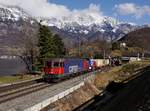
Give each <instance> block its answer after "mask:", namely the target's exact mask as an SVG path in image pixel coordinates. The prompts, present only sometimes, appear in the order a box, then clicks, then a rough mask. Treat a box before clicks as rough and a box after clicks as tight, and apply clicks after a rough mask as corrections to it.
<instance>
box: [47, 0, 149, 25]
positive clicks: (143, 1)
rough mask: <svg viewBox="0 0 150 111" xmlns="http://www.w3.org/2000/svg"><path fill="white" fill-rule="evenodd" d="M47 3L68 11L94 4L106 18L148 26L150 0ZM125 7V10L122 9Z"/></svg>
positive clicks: (78, 0)
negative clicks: (64, 7) (60, 6)
mask: <svg viewBox="0 0 150 111" xmlns="http://www.w3.org/2000/svg"><path fill="white" fill-rule="evenodd" d="M49 2H50V3H55V4H58V5H64V6H66V7H67V8H69V9H70V10H73V9H85V8H88V7H89V5H90V4H96V5H100V10H101V11H102V13H103V14H104V15H106V16H111V17H115V18H117V19H118V20H120V21H127V22H134V23H136V24H150V21H149V20H150V0H132V1H131V0H49ZM121 4H122V5H121ZM124 4H130V5H124ZM131 4H132V5H131ZM120 5H121V6H120ZM125 6H126V7H127V10H126V8H124V7H125ZM128 6H129V7H128ZM132 6H133V7H134V8H135V10H136V9H137V10H136V12H135V10H134V11H133V9H132ZM115 7H116V8H115ZM145 7H146V8H145ZM120 10H121V11H120ZM128 10H129V11H128ZM124 11H125V13H124ZM126 11H128V12H126ZM130 12H131V13H130ZM139 13H140V14H139Z"/></svg>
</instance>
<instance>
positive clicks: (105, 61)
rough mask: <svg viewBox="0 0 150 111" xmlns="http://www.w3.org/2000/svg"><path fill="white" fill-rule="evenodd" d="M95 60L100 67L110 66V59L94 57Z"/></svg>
mask: <svg viewBox="0 0 150 111" xmlns="http://www.w3.org/2000/svg"><path fill="white" fill-rule="evenodd" d="M93 61H95V63H96V66H97V67H98V68H101V67H103V66H108V65H109V64H110V60H109V59H93Z"/></svg>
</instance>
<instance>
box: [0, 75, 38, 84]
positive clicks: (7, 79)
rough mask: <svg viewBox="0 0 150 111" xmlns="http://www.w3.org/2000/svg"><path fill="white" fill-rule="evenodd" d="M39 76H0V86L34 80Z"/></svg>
mask: <svg viewBox="0 0 150 111" xmlns="http://www.w3.org/2000/svg"><path fill="white" fill-rule="evenodd" d="M39 77H41V76H38V75H29V74H28V75H21V74H20V75H16V76H0V84H9V83H14V82H21V81H25V80H31V79H36V78H39Z"/></svg>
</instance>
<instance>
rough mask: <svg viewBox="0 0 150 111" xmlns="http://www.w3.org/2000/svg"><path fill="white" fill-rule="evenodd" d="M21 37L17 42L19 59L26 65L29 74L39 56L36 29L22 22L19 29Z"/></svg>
mask: <svg viewBox="0 0 150 111" xmlns="http://www.w3.org/2000/svg"><path fill="white" fill-rule="evenodd" d="M20 32H21V36H20V38H19V40H18V42H19V43H20V46H21V47H20V49H21V50H20V51H19V53H18V55H19V57H20V58H21V59H22V60H23V61H24V63H25V64H26V68H27V70H28V71H29V72H31V71H32V69H33V65H34V63H35V61H36V58H37V57H38V55H39V49H38V28H37V25H36V26H35V27H33V26H32V25H31V24H30V23H29V22H24V23H23V25H22V27H21V29H20Z"/></svg>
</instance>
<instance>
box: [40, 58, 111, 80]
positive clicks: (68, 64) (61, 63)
mask: <svg viewBox="0 0 150 111" xmlns="http://www.w3.org/2000/svg"><path fill="white" fill-rule="evenodd" d="M106 65H109V59H105V60H104V59H78V58H67V59H65V58H55V59H49V60H47V61H46V62H45V67H44V72H45V74H44V76H43V78H44V80H45V81H47V82H50V81H59V80H62V79H65V78H70V77H73V76H75V75H79V74H84V73H86V72H90V71H93V70H96V69H99V68H101V67H103V66H106Z"/></svg>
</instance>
